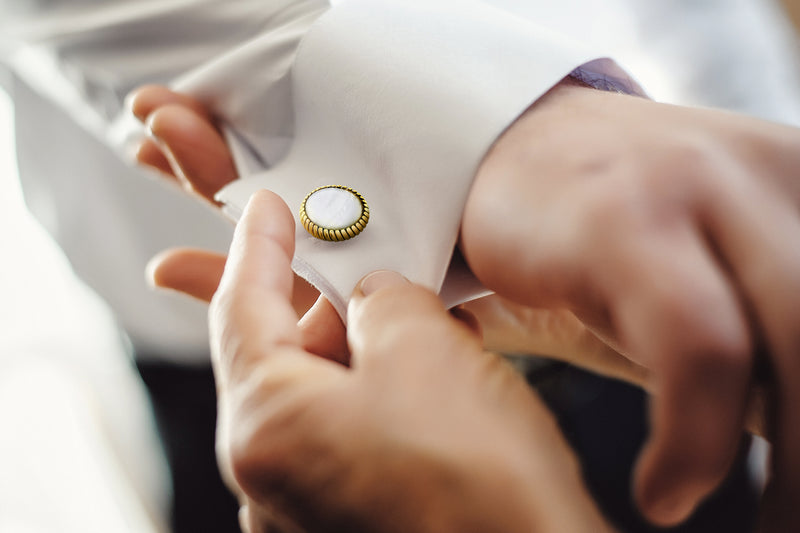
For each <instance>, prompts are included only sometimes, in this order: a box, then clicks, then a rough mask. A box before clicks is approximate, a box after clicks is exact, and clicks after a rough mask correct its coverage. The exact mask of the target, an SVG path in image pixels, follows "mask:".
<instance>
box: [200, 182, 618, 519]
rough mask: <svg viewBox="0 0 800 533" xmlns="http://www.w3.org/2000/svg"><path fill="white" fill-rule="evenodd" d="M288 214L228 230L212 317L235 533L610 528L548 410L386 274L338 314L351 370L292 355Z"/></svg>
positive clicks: (259, 203)
mask: <svg viewBox="0 0 800 533" xmlns="http://www.w3.org/2000/svg"><path fill="white" fill-rule="evenodd" d="M293 236H294V221H293V218H292V216H291V214H290V212H289V210H288V208H287V207H286V206H285V204H283V202H282V201H281V200H280V199H279V198H278V197H277V196H275V195H273V194H272V193H269V192H266V191H262V192H260V193H257V194H256V195H254V197H253V199H252V200H251V202H250V204H249V205H248V207H247V209H246V210H245V214H244V216H243V218H242V220H241V222H240V224H239V226H238V227H237V230H236V234H235V236H234V241H233V244H232V246H231V254H230V257H229V259H228V263H227V266H226V267H225V273H224V276H223V279H222V281H221V284H220V288H219V290H218V291H217V292H216V294H215V296H214V298H213V302H212V306H211V311H210V325H211V339H212V340H211V344H212V353H213V362H214V365H215V375H216V378H217V384H218V390H219V426H218V433H217V435H218V451H219V459H220V463H221V465H222V466H223V471H224V472H225V473H226V478H227V480H228V482H229V483H230V484H231V485H232V487H233V488H234V490H236V491H237V492H238V493H239V494H240V495H241V497H242V501H243V504H244V508H243V512H242V520H243V524H244V525H245V527H246V529H248V530H249V531H266V527H267V526H271V525H274V524H278V525H279V526H281V527H282V528H286V529H290V530H298V529H299V530H305V531H373V532H381V531H387V532H388V531H397V532H404V533H405V532H407V531H416V532H425V531H464V532H469V531H487V532H489V531H491V532H495V531H508V532H513V531H521V532H528V531H560V532H563V531H576V532H578V531H579V532H583V531H608V529H609V528H608V526H607V524H605V522H604V521H603V519H602V517H601V516H600V515H599V513H598V511H597V510H596V508H595V506H594V504H593V502H592V501H591V500H590V498H589V497H588V495H587V494H586V491H585V490H584V488H583V486H582V483H581V480H580V473H579V468H578V465H577V462H576V460H575V458H574V457H573V456H572V454H571V453H570V452H569V450H568V448H567V445H566V443H565V442H564V440H563V439H562V437H561V435H560V433H559V432H558V429H557V426H556V425H555V423H554V421H553V419H552V417H551V415H550V414H549V412H548V411H547V410H546V408H545V407H544V406H543V405H542V404H541V402H540V401H539V400H538V399H537V397H536V396H535V394H534V393H533V392H531V390H530V389H529V387H528V386H527V385H526V383H525V382H524V380H522V379H521V378H520V377H519V376H518V375H517V374H516V372H514V371H513V370H512V369H511V368H510V367H509V366H508V365H507V364H506V363H505V362H504V361H503V360H502V359H501V358H499V357H496V356H494V355H491V354H489V353H486V352H484V351H483V350H482V347H481V341H480V338H479V337H478V336H477V335H476V333H475V332H474V330H472V329H471V328H469V327H467V326H465V325H464V323H462V322H461V321H459V320H456V319H454V318H453V317H452V315H450V314H449V313H448V312H447V311H445V310H444V309H443V308H442V306H441V303H440V302H439V300H438V298H437V297H436V296H435V295H434V294H433V293H431V292H429V291H427V290H425V289H422V288H420V287H417V286H414V285H412V284H410V283H408V282H406V281H405V280H404V279H403V278H402V277H400V276H399V275H397V274H394V273H390V272H379V273H376V274H373V275H371V276H368V277H367V278H365V280H363V281H362V282H361V284H360V285H359V287H358V289H357V290H356V293H355V294H354V297H353V299H352V302H351V305H350V307H349V309H348V322H349V331H348V333H347V335H348V341H349V345H350V349H351V352H352V360H351V367H350V368H346V367H344V366H342V365H339V364H335V363H332V362H330V361H328V360H326V359H324V358H321V357H318V356H317V355H316V354H314V353H311V352H309V350H307V349H305V348H304V347H303V340H302V335H301V334H300V332H299V330H298V327H297V325H296V322H297V315H296V314H295V313H294V311H293V309H292V306H291V303H290V298H291V294H292V283H293V276H292V273H291V270H290V268H289V265H290V261H291V257H292V254H293V248H294V238H293Z"/></svg>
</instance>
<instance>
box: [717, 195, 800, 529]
mask: <svg viewBox="0 0 800 533" xmlns="http://www.w3.org/2000/svg"><path fill="white" fill-rule="evenodd" d="M754 189H755V188H754ZM705 213H707V215H708V218H707V220H706V223H707V225H708V228H709V231H710V232H711V233H712V235H714V236H715V238H716V240H717V242H718V246H719V248H720V251H721V253H722V255H723V256H724V257H725V259H726V260H727V262H728V263H729V264H730V267H731V269H732V270H733V273H734V276H735V277H736V279H737V280H738V282H739V284H740V285H741V287H742V292H743V293H744V295H745V298H746V300H747V302H748V304H749V305H750V307H751V309H752V311H753V315H754V321H755V323H756V324H757V327H758V328H759V330H760V333H761V335H762V336H763V342H764V344H765V347H766V351H767V354H768V358H769V363H770V367H771V370H772V375H773V379H774V383H772V385H773V388H774V391H773V394H774V401H775V405H774V408H775V412H774V420H773V422H774V427H773V428H771V431H770V434H769V437H770V439H771V440H772V443H773V445H774V448H773V455H772V458H773V468H774V476H773V478H772V480H771V482H770V487H769V490H768V491H767V496H768V497H767V499H766V500H765V505H766V508H767V509H768V510H769V515H767V514H766V513H765V514H764V516H765V518H766V519H767V522H768V524H767V525H768V529H766V530H767V531H789V530H791V529H793V528H796V527H797V524H798V523H800V507H798V506H797V502H798V501H800V452H798V450H800V312H799V311H798V309H800V220H799V219H798V212H797V207H796V205H794V204H793V203H792V202H791V199H789V198H787V197H786V196H785V195H782V194H781V193H780V192H778V191H775V192H774V193H773V192H772V191H769V190H765V189H759V190H744V191H742V193H740V194H737V193H736V191H734V190H731V189H728V190H724V191H718V192H717V201H716V202H714V203H712V202H709V204H708V205H707V206H706V211H705Z"/></svg>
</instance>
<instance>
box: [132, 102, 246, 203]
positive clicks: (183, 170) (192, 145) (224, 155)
mask: <svg viewBox="0 0 800 533" xmlns="http://www.w3.org/2000/svg"><path fill="white" fill-rule="evenodd" d="M147 124H148V127H149V130H150V132H151V134H152V135H153V136H154V137H155V139H156V141H157V142H158V144H159V147H160V148H162V150H163V152H164V154H165V155H166V157H167V159H168V160H169V162H170V166H171V168H172V170H173V172H174V173H175V175H177V176H178V177H179V178H180V179H182V180H184V181H185V183H187V184H188V185H189V186H190V187H191V188H192V189H193V190H194V191H195V192H197V193H198V194H200V195H201V196H203V197H204V198H206V199H207V200H209V201H212V202H213V201H214V195H215V194H216V193H217V191H219V190H220V189H221V188H222V187H224V186H225V185H227V184H228V183H230V182H231V181H233V180H234V179H236V177H237V172H236V167H235V166H234V163H233V158H232V157H231V153H230V150H229V149H228V145H227V144H225V141H224V139H223V138H222V136H221V135H220V133H219V132H218V131H217V130H216V129H215V128H214V126H213V125H212V124H211V122H209V120H208V119H206V118H205V117H203V116H202V115H199V114H198V113H197V112H195V111H193V110H191V109H188V108H186V107H183V106H179V105H166V106H163V107H160V108H158V109H157V110H156V111H154V112H153V113H151V114H150V116H149V118H148V120H147Z"/></svg>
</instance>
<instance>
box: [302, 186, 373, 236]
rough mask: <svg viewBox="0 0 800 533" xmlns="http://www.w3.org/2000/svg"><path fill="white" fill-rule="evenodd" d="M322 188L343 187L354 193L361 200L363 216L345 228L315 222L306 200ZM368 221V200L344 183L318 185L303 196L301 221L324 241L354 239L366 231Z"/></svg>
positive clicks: (307, 229)
mask: <svg viewBox="0 0 800 533" xmlns="http://www.w3.org/2000/svg"><path fill="white" fill-rule="evenodd" d="M322 189H342V190H345V191H347V192H350V193H353V194H354V195H355V196H356V198H358V200H359V201H360V202H361V217H360V218H359V219H358V220H356V222H355V223H354V224H351V225H349V226H347V227H344V228H323V227H322V226H320V225H318V224H316V223H315V222H313V221H312V220H311V219H310V218H308V214H306V201H307V200H308V199H309V198H310V197H311V195H312V194H314V193H315V192H317V191H319V190H322ZM367 222H369V206H368V205H367V201H366V200H365V199H364V197H363V196H361V194H360V193H359V192H357V191H356V190H354V189H351V188H350V187H345V186H344V185H325V186H324V187H317V188H316V189H314V190H313V191H311V192H310V193H308V194H307V195H306V197H305V198H303V203H302V204H300V223H301V224H302V225H303V227H304V228H306V231H307V232H309V233H310V234H311V235H313V236H314V237H316V238H317V239H321V240H323V241H331V242H339V241H346V240H348V239H352V238H353V237H355V236H356V235H358V234H359V233H361V232H362V231H364V228H365V227H367Z"/></svg>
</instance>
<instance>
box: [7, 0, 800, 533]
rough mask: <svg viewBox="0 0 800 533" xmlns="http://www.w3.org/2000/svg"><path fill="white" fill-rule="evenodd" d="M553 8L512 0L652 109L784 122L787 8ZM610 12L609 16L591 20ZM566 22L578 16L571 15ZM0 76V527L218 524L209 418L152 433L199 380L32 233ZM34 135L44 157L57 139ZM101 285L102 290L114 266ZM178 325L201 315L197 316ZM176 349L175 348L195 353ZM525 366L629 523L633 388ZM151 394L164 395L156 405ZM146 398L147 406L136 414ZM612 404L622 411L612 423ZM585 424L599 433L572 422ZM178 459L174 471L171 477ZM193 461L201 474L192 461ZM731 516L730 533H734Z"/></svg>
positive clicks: (205, 382)
mask: <svg viewBox="0 0 800 533" xmlns="http://www.w3.org/2000/svg"><path fill="white" fill-rule="evenodd" d="M504 1H505V2H510V3H513V0H504ZM499 3H500V4H502V3H503V2H499ZM563 3H564V4H565V5H566V6H567V7H566V8H563V6H562V9H557V10H548V8H547V7H546V5H547V2H536V1H533V0H531V1H529V2H527V4H526V5H527V6H528V8H529V9H531V10H538V11H537V12H538V13H540V14H541V15H542V16H543V18H544V19H545V21H546V22H547V24H549V25H551V26H553V27H554V28H556V29H560V30H562V31H564V32H565V33H568V34H569V33H572V34H573V35H576V36H579V37H581V38H583V39H587V40H589V41H596V42H598V43H602V44H603V46H605V47H606V48H608V49H610V50H612V51H613V52H614V54H613V55H614V57H615V58H617V59H619V61H620V62H621V63H622V64H623V66H625V67H626V68H627V69H628V70H629V72H631V73H632V74H633V75H634V77H636V78H637V79H638V80H639V81H640V82H641V84H642V85H643V87H644V88H645V90H647V91H648V92H649V93H650V94H651V95H652V96H653V97H654V98H656V99H658V100H664V101H670V102H675V103H682V104H688V105H704V106H714V107H723V108H728V109H732V110H736V111H741V112H744V113H749V114H752V115H756V116H760V117H763V118H767V119H770V120H774V121H780V122H784V123H789V124H794V125H795V126H800V60H798V58H800V54H799V52H800V46H799V45H798V43H799V42H800V41H798V37H797V35H798V34H797V33H796V32H795V29H794V28H796V27H800V0H782V1H778V0H719V1H713V0H705V1H703V0H658V1H656V0H639V1H636V0H614V1H611V0H609V1H607V2H585V1H584V2H581V1H580V0H564V2H563ZM573 4H574V5H573ZM581 5H582V6H583V7H582V8H579V7H578V6H581ZM569 6H572V7H573V9H570V8H569ZM609 6H614V8H615V9H617V10H618V12H619V13H623V14H624V16H623V15H620V16H618V17H616V18H613V19H612V18H608V16H607V15H605V14H604V13H605V12H606V11H607V10H608V9H609ZM581 10H584V11H587V10H588V12H589V13H591V15H592V16H586V17H584V18H585V20H584V19H581V20H576V18H575V15H574V14H575V13H577V12H581ZM595 10H596V11H597V12H596V13H595ZM793 24H794V25H795V26H793ZM0 75H2V76H5V77H3V78H2V79H0V81H2V83H1V84H0V85H1V87H0V249H2V262H1V263H0V273H1V274H2V275H0V295H1V296H0V303H1V304H0V533H6V532H8V533H12V532H13V533H27V532H51V531H54V530H58V531H61V532H71V531H81V532H94V531H97V532H100V531H102V532H127V531H131V532H151V531H170V530H174V531H176V532H179V531H217V532H224V531H228V530H235V529H236V518H235V514H231V513H235V505H234V504H233V502H232V501H231V500H230V499H225V501H224V502H223V503H224V504H221V505H219V506H216V504H215V502H219V501H220V500H221V499H224V498H223V496H220V494H224V489H222V488H221V487H220V485H219V480H218V479H214V476H213V474H208V475H207V476H206V477H205V478H203V479H204V480H210V481H196V480H195V478H191V477H185V476H187V475H188V474H186V472H187V471H193V470H198V471H200V470H203V469H206V470H207V469H208V468H212V469H213V449H212V444H211V438H212V436H213V413H210V414H208V415H207V416H204V419H203V421H201V422H198V424H200V425H201V426H202V427H201V429H199V430H198V429H197V428H196V427H194V426H192V427H189V428H188V429H185V430H182V429H180V428H178V429H169V430H166V429H165V428H164V426H163V416H162V415H163V409H165V408H164V407H163V405H167V406H168V407H167V409H169V408H170V406H171V407H172V408H173V410H174V413H173V417H175V416H177V418H181V417H183V418H186V417H189V418H191V417H192V416H194V415H193V413H196V412H198V411H208V410H211V411H213V384H212V383H211V381H210V375H209V374H207V373H206V374H203V375H202V376H201V377H198V375H197V374H195V373H192V371H189V372H188V373H186V372H183V373H181V372H177V373H172V372H173V371H174V369H173V367H172V366H169V367H168V368H167V369H166V370H165V369H164V368H163V367H162V366H159V365H160V364H161V363H158V364H155V365H154V364H151V363H144V364H142V362H141V361H142V360H149V358H148V354H147V353H145V352H147V349H138V350H137V349H134V346H133V344H132V342H131V340H130V334H131V331H130V329H129V328H122V327H120V324H121V323H125V322H126V321H125V320H121V319H120V316H119V314H118V313H117V314H115V313H114V312H112V311H111V309H110V307H109V306H108V304H107V302H106V301H104V300H102V299H100V298H99V297H98V296H97V294H96V293H95V292H94V291H93V290H91V289H89V288H88V287H87V285H85V284H84V282H83V281H82V280H81V279H79V278H78V277H77V276H76V275H75V273H74V272H73V268H72V267H73V265H74V263H75V261H80V259H79V258H78V259H76V258H75V256H70V259H68V258H67V257H66V256H65V255H64V253H62V251H61V250H60V249H59V246H58V245H56V244H55V242H54V241H53V239H52V237H51V233H52V232H53V231H54V230H53V225H54V224H56V223H57V222H59V221H58V220H57V218H58V216H57V215H56V213H55V211H54V212H53V213H51V215H48V205H47V202H42V201H40V200H41V199H42V198H46V196H37V197H36V198H37V201H36V211H37V215H38V216H39V219H38V221H37V220H35V219H34V218H33V217H32V216H31V214H30V213H29V211H28V209H27V207H26V204H25V201H24V200H23V195H22V190H21V188H20V183H19V179H18V172H17V169H18V167H17V159H16V157H15V135H17V134H19V133H18V132H20V131H27V130H26V123H24V122H22V123H20V122H19V120H18V121H17V123H15V118H14V117H15V108H14V103H13V101H12V99H11V98H10V97H9V94H10V93H12V92H13V93H14V94H15V95H16V96H17V97H20V95H23V96H24V91H28V90H30V88H29V87H28V88H24V87H22V86H21V85H20V83H19V80H16V79H15V78H14V76H12V75H11V74H10V73H6V72H4V71H0ZM157 81H162V80H157ZM163 81H166V80H163ZM128 88H129V87H128ZM126 89H127V88H126ZM32 92H35V91H32ZM18 101H21V100H18ZM43 101H44V99H43ZM42 105H44V104H42ZM53 116H54V117H55V116H56V115H55V114H54V115H53ZM15 132H17V133H15ZM34 133H36V132H34ZM39 133H40V134H41V138H42V143H41V155H40V157H41V159H42V160H43V162H45V161H46V160H47V159H48V158H49V157H50V156H49V154H50V153H51V151H52V150H53V149H54V144H53V143H55V142H58V141H57V140H53V137H52V136H51V137H48V136H47V135H46V134H45V132H44V131H41V132H39ZM30 134H31V133H30V132H28V133H27V135H30ZM54 171H55V172H58V167H56V170H54ZM64 171H65V177H64V179H65V180H68V179H71V176H67V175H66V173H68V172H71V171H70V170H69V169H67V168H64ZM67 186H69V184H67ZM76 187H77V185H76ZM81 194H83V196H84V198H85V201H86V202H101V201H102V198H101V197H99V196H97V195H99V194H101V193H100V192H98V191H94V190H83V191H81ZM164 194H172V192H165V193H164ZM29 200H30V197H29ZM41 222H44V225H45V226H47V230H45V229H44V227H43V226H42V225H41ZM100 224H102V222H101V223H100ZM176 244H181V243H180V242H178V243H176ZM136 269H137V271H138V269H140V266H138V265H137V266H136ZM108 274H109V277H111V278H112V279H113V277H114V274H113V272H112V271H109V272H108ZM143 280H144V274H143V272H142V274H141V278H140V280H139V285H138V286H137V287H136V290H138V291H148V290H149V289H147V288H146V286H145V284H144V281H143ZM153 297H154V298H158V296H153ZM164 298H168V297H167V296H164ZM188 305H190V306H191V305H192V304H188ZM191 313H193V314H194V315H195V316H196V317H200V318H201V319H202V315H203V310H202V308H200V307H197V308H194V309H192V310H191ZM125 329H127V330H128V331H127V332H126V331H125ZM134 333H135V332H134ZM187 339H188V337H187V338H186V339H181V340H180V341H175V342H176V344H178V343H179V342H180V343H183V345H188V344H190V343H191V342H197V341H196V339H194V338H192V339H191V341H190V340H187ZM175 351H176V352H180V350H179V349H177V348H176V350H175ZM178 358H179V359H181V357H178ZM183 359H185V360H188V358H186V357H184V358H183ZM137 362H138V366H137ZM192 364H193V363H188V366H189V367H192ZM154 367H155V370H153V368H154ZM140 371H141V372H140ZM528 372H529V374H530V378H531V381H532V383H534V385H535V386H537V387H539V388H540V390H541V391H542V393H543V394H544V395H545V397H546V398H547V399H548V401H549V402H550V403H551V404H552V405H553V408H554V410H556V411H557V413H559V417H560V420H561V422H562V424H563V425H564V427H565V430H566V431H567V432H568V434H569V437H570V439H571V440H572V442H573V444H574V445H575V446H576V447H577V448H578V449H579V450H581V451H582V453H583V455H584V457H585V459H586V463H585V464H586V466H585V468H586V470H587V475H592V476H595V478H596V479H593V481H591V482H590V484H591V485H592V486H593V489H594V490H596V491H597V492H598V493H599V494H600V495H601V496H602V494H603V493H608V492H609V491H610V490H611V488H613V489H614V490H619V491H620V494H622V496H621V497H619V498H617V499H614V498H610V499H608V501H607V503H606V507H605V508H606V511H607V512H610V513H616V515H615V516H620V517H621V516H627V515H630V513H631V512H632V511H631V510H630V509H629V508H627V507H626V506H627V501H626V500H625V498H626V497H627V496H626V494H627V493H625V488H624V484H625V480H626V479H627V478H626V476H627V475H628V473H629V468H630V461H631V460H632V457H633V456H634V455H635V453H636V451H637V450H638V446H639V445H640V443H641V439H642V438H644V435H645V429H644V428H645V423H644V413H643V408H642V406H643V405H644V404H643V398H642V396H641V394H640V393H639V392H637V391H635V390H632V389H628V388H625V387H622V388H620V387H618V386H617V385H615V384H611V383H609V382H607V381H605V380H601V379H599V378H596V377H594V376H590V375H586V374H583V373H581V372H578V371H575V370H574V369H569V368H564V367H562V366H559V365H555V366H553V365H544V364H536V365H533V366H531V368H528ZM146 385H147V386H146ZM175 391H179V393H176V392H175ZM576 391H579V392H576ZM165 394H166V395H167V396H170V395H171V396H180V398H178V399H175V398H168V401H167V403H166V404H164V403H163V397H164V395H165ZM195 395H196V396H195ZM154 397H155V398H156V400H157V403H158V404H159V405H162V408H161V411H159V409H158V408H157V409H156V410H155V411H154V410H153V398H154ZM192 398H194V399H192ZM180 401H185V403H180ZM169 402H172V403H169ZM175 402H178V403H177V404H176V403H175ZM620 405H624V406H628V411H625V414H623V413H622V412H621V411H620ZM615 417H616V418H615ZM587 418H590V419H592V420H595V421H601V422H602V424H599V423H595V424H594V425H593V424H591V423H586V422H585V420H586V419H587ZM614 420H618V421H619V420H623V422H620V423H618V424H616V425H615V424H614ZM630 420H638V421H639V422H638V423H637V424H633V425H631V422H630ZM160 423H161V425H159V424H160ZM601 426H603V427H606V428H608V427H609V426H612V427H617V426H619V427H618V428H617V429H618V434H626V435H629V436H630V439H629V440H628V441H627V442H626V443H624V444H623V445H620V442H619V441H618V440H615V441H608V442H603V437H602V435H601V434H603V431H602V430H601V429H602V427H601ZM169 431H175V432H177V434H173V435H171V442H173V444H167V445H166V446H165V445H164V441H163V440H162V437H163V436H164V434H165V432H169ZM197 431H199V434H200V435H201V436H199V437H198V436H197V434H198V433H194V432H197ZM606 433H614V432H609V431H608V430H606ZM176 439H177V442H179V445H175V444H174V442H176ZM195 448H202V450H200V451H197V450H196V449H195ZM758 450H759V451H757V452H755V453H753V454H752V457H751V462H750V463H747V462H743V463H742V464H743V465H744V466H743V468H742V470H741V471H739V472H737V474H736V475H738V476H743V477H744V478H747V480H751V481H753V482H755V486H757V484H758V481H759V475H760V474H759V473H760V472H761V471H760V469H761V468H762V466H763V460H764V454H765V451H764V447H763V445H761V446H760V447H759V448H758ZM176 456H177V457H176ZM181 458H183V461H184V463H186V464H185V465H184V467H183V470H182V471H181V472H184V473H183V474H182V473H180V472H179V473H177V474H176V471H175V463H176V461H177V462H180V461H181ZM168 459H170V460H171V462H172V463H173V464H172V475H171V474H170V472H171V470H170V468H169V467H168V462H167V460H168ZM195 459H196V461H197V462H195ZM200 461H204V462H205V463H208V462H209V461H211V462H212V463H211V465H210V466H208V464H206V466H200ZM617 463H619V464H617ZM592 465H595V466H592ZM597 465H603V466H602V467H599V466H597ZM609 465H610V466H609ZM613 468H616V470H614V471H611V470H612V469H613ZM761 473H763V472H761ZM176 476H177V477H176ZM747 480H746V481H745V483H748V482H749V481H747ZM205 483H208V485H206V484H205ZM212 484H214V485H213V487H212ZM220 491H223V492H220ZM739 497H742V498H745V499H746V498H747V494H745V495H744V496H742V495H741V494H740V495H739V496H736V497H731V498H729V499H728V501H727V503H725V502H724V501H723V503H722V504H720V505H722V506H723V508H725V506H726V505H727V506H728V507H727V508H728V509H730V508H731V505H733V506H739V510H744V511H746V512H749V508H747V507H746V505H745V506H743V505H742V504H741V500H736V499H735V498H739ZM731 502H734V503H731ZM623 507H624V509H623ZM184 508H185V509H191V511H190V512H191V513H192V514H193V515H195V520H194V521H192V520H190V519H187V518H184V519H182V520H183V521H181V519H177V520H178V521H177V522H176V518H175V513H176V512H178V513H179V514H180V513H181V512H184V511H181V509H184ZM609 509H611V510H609ZM717 512H719V510H717ZM723 512H724V511H723ZM203 513H206V514H203ZM220 513H222V514H224V515H225V516H224V518H219V517H218V516H217V515H218V514H220ZM626 513H627V514H626ZM737 516H738V515H737ZM218 518H219V519H218ZM618 520H619V521H622V522H624V524H625V526H624V529H625V530H627V531H644V530H646V528H645V526H644V525H643V524H642V523H640V522H639V521H638V520H637V519H635V518H618ZM708 520H710V519H706V521H703V520H697V521H696V524H695V529H694V530H697V531H701V530H706V531H711V530H710V529H702V527H706V526H708V524H709V523H711V524H713V523H715V522H713V521H712V522H708ZM737 520H739V518H737ZM744 520H745V522H741V520H740V523H739V526H740V527H748V525H747V522H746V520H747V517H745V518H744ZM55 525H57V529H56V528H54V526H55ZM729 531H733V529H729Z"/></svg>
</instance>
